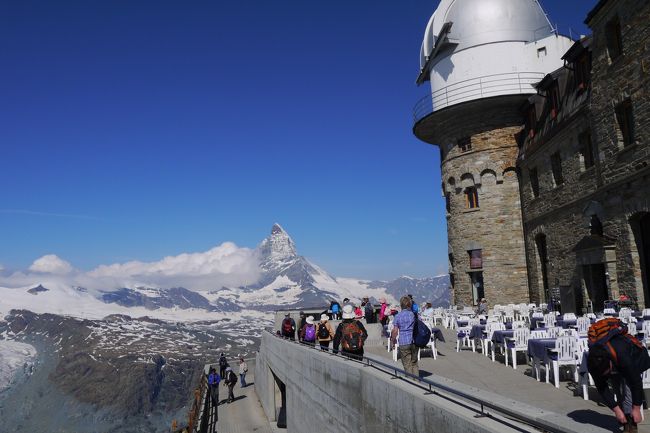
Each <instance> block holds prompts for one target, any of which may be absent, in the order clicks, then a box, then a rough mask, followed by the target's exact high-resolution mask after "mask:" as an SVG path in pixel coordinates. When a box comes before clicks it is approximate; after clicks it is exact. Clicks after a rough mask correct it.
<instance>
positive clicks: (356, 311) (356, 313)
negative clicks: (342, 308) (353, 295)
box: [352, 304, 363, 320]
mask: <svg viewBox="0 0 650 433" xmlns="http://www.w3.org/2000/svg"><path fill="white" fill-rule="evenodd" d="M352 308H354V318H355V319H357V320H359V319H363V310H362V309H361V307H359V306H358V305H354V304H352Z"/></svg>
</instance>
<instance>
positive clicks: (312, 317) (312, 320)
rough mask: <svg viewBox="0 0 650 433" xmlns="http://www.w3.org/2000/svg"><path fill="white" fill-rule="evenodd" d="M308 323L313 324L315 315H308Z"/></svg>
mask: <svg viewBox="0 0 650 433" xmlns="http://www.w3.org/2000/svg"><path fill="white" fill-rule="evenodd" d="M307 324H308V325H313V324H314V316H308V317H307Z"/></svg>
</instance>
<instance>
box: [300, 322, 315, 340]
mask: <svg viewBox="0 0 650 433" xmlns="http://www.w3.org/2000/svg"><path fill="white" fill-rule="evenodd" d="M300 341H301V342H302V343H306V344H311V345H312V346H313V345H314V344H316V325H314V316H309V317H307V318H306V319H305V324H304V325H303V326H302V328H300Z"/></svg>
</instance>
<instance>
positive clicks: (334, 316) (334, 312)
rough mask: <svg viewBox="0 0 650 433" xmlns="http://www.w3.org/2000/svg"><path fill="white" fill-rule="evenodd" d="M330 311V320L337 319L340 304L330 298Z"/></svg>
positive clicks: (339, 312)
mask: <svg viewBox="0 0 650 433" xmlns="http://www.w3.org/2000/svg"><path fill="white" fill-rule="evenodd" d="M330 311H331V312H332V320H338V319H339V314H341V304H339V303H338V302H336V301H335V300H332V302H330Z"/></svg>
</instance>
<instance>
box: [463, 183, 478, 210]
mask: <svg viewBox="0 0 650 433" xmlns="http://www.w3.org/2000/svg"><path fill="white" fill-rule="evenodd" d="M465 205H466V207H467V209H476V208H478V190H477V189H476V187H475V186H469V187H467V188H465Z"/></svg>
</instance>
